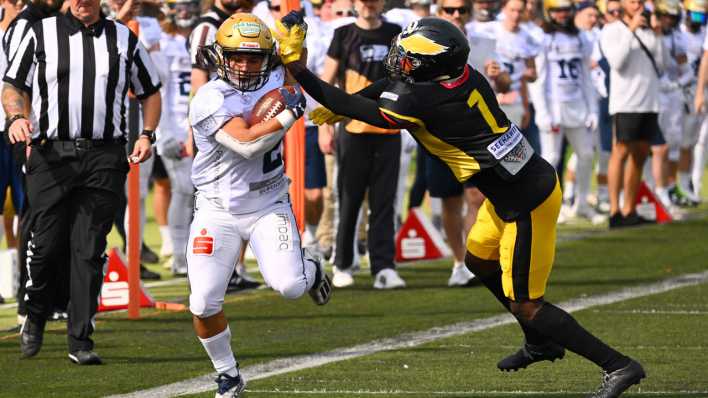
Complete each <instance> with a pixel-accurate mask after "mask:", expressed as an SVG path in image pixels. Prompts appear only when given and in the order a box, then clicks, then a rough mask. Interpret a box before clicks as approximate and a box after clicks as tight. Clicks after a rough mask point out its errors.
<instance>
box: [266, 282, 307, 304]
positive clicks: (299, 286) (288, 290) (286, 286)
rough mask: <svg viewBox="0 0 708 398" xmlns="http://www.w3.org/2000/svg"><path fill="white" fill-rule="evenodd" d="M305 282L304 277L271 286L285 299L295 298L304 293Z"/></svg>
mask: <svg viewBox="0 0 708 398" xmlns="http://www.w3.org/2000/svg"><path fill="white" fill-rule="evenodd" d="M305 287H306V282H305V278H304V277H300V278H296V279H292V280H289V281H285V282H283V283H280V284H278V285H277V286H273V289H275V290H276V291H277V292H278V293H280V295H281V296H283V297H284V298H286V299H291V300H295V299H297V298H300V297H302V295H303V294H305Z"/></svg>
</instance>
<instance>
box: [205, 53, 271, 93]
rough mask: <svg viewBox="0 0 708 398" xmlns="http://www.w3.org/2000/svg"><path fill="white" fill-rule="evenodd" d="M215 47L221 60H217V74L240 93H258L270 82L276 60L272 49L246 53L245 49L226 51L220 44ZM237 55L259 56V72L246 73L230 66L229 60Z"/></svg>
mask: <svg viewBox="0 0 708 398" xmlns="http://www.w3.org/2000/svg"><path fill="white" fill-rule="evenodd" d="M215 47H216V53H217V54H218V55H217V57H218V58H219V59H218V60H217V74H218V75H219V77H220V78H221V79H222V80H224V81H226V82H227V83H229V84H230V85H232V86H233V87H234V88H235V89H237V90H239V91H256V90H258V89H260V88H261V87H263V86H265V84H266V83H267V82H268V79H269V78H270V72H271V70H272V69H273V64H274V60H275V57H274V56H273V51H272V49H271V50H260V49H259V50H252V51H244V50H243V49H237V50H235V49H224V48H221V47H220V46H219V45H218V44H215ZM237 54H250V55H256V56H259V57H260V58H261V67H260V69H259V70H257V71H245V70H240V69H236V68H232V67H231V66H230V65H229V59H230V58H231V57H232V56H235V55H237Z"/></svg>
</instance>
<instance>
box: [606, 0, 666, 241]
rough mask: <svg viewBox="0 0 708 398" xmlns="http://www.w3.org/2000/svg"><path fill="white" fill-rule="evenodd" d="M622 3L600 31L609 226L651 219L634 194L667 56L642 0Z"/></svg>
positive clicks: (655, 129)
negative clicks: (609, 121)
mask: <svg viewBox="0 0 708 398" xmlns="http://www.w3.org/2000/svg"><path fill="white" fill-rule="evenodd" d="M622 8H623V10H624V12H623V16H622V19H620V20H617V21H615V22H613V23H611V24H607V25H605V27H604V28H603V30H602V33H601V34H600V45H601V47H602V51H603V53H604V54H605V57H607V60H608V62H609V65H610V80H611V84H610V92H609V102H610V104H609V111H610V114H611V115H612V117H613V124H614V140H613V145H612V153H611V155H610V162H609V166H608V188H609V194H610V228H620V227H628V226H634V225H640V224H646V223H650V222H652V220H648V219H645V218H643V217H641V216H640V215H638V214H637V202H636V198H637V192H638V189H639V186H640V183H641V176H642V167H643V165H644V162H645V161H646V159H647V156H648V154H649V149H650V145H651V140H652V139H653V138H654V137H655V136H657V135H658V134H661V132H660V128H659V124H658V112H659V96H660V92H659V76H660V75H661V74H662V73H663V69H664V67H665V65H666V61H667V60H666V55H665V54H666V51H665V48H664V43H663V40H661V30H660V29H658V28H657V27H652V26H651V25H650V18H647V16H646V14H645V8H644V1H642V0H622ZM640 42H641V45H640ZM621 190H623V191H624V194H623V196H624V200H623V203H622V204H620V191H621Z"/></svg>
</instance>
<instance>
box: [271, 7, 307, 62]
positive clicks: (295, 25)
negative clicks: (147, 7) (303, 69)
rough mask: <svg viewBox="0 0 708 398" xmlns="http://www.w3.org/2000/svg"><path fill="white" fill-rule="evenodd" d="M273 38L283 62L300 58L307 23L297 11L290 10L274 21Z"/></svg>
mask: <svg viewBox="0 0 708 398" xmlns="http://www.w3.org/2000/svg"><path fill="white" fill-rule="evenodd" d="M275 25H276V32H275V39H276V40H277V41H278V55H280V59H281V60H282V61H283V63H284V64H289V63H291V62H296V61H299V60H300V57H301V55H302V49H303V47H304V46H305V35H306V34H307V24H306V23H305V20H304V19H303V17H302V14H301V13H300V12H298V11H290V12H289V13H288V15H286V16H284V17H283V18H281V19H280V21H276V22H275Z"/></svg>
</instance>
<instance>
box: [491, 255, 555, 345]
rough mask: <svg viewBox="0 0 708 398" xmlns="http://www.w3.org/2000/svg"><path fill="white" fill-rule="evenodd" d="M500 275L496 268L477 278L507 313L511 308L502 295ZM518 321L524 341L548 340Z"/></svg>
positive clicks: (542, 343)
mask: <svg viewBox="0 0 708 398" xmlns="http://www.w3.org/2000/svg"><path fill="white" fill-rule="evenodd" d="M501 277H502V271H501V269H498V270H496V271H495V272H494V273H492V274H488V275H486V276H485V277H484V278H479V280H480V281H481V282H482V284H484V286H486V288H487V289H489V291H490V292H492V294H493V295H494V297H496V298H497V300H499V302H500V303H502V305H503V306H504V308H506V310H507V311H509V313H511V308H510V304H509V299H508V298H507V297H506V296H505V295H504V289H503V288H502V282H501ZM516 320H517V321H518V322H519V326H521V330H523V331H524V336H525V338H526V342H527V343H528V344H532V345H545V344H547V343H548V342H549V340H550V339H549V338H548V337H546V336H544V335H543V334H541V333H539V332H538V331H537V330H535V329H533V328H531V327H529V326H528V325H525V324H524V323H522V322H521V321H519V319H518V318H517V319H516Z"/></svg>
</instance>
